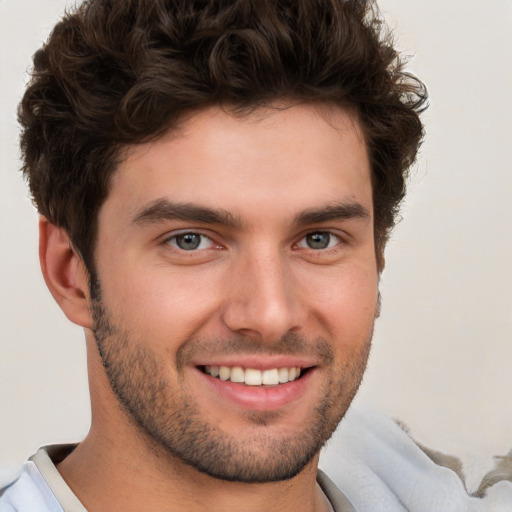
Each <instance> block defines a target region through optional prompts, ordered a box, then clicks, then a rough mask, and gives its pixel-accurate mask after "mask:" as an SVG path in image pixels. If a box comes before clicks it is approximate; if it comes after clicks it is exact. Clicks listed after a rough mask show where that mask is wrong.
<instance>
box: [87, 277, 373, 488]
mask: <svg viewBox="0 0 512 512" xmlns="http://www.w3.org/2000/svg"><path fill="white" fill-rule="evenodd" d="M91 299H92V302H91V304H92V306H91V313H92V316H93V321H94V328H93V333H94V336H95V338H96V343H97V346H98V350H99V353H100V356H101V360H102V363H103V367H104V369H105V372H106V375H107V377H108V380H109V382H110V386H111V388H112V391H113V392H114V394H115V395H116V397H117V399H118V401H119V404H120V405H121V407H122V409H123V410H124V411H125V413H126V414H127V415H128V417H129V418H130V419H131V421H132V422H133V423H134V424H135V425H136V426H137V427H138V428H139V430H140V432H141V433H142V435H143V437H144V439H145V440H146V441H147V442H148V446H149V447H150V449H152V450H153V451H155V450H156V452H157V453H159V454H161V453H164V455H165V454H167V455H171V456H172V457H175V458H177V459H179V460H180V461H182V462H184V463H185V464H187V465H189V466H192V467H193V468H195V469H197V470H199V471H200V472H202V473H205V474H207V475H209V476H211V477H214V478H218V479H222V480H227V481H234V482H245V483H263V482H275V481H282V480H287V479H290V478H292V477H294V476H296V475H297V474H298V473H300V472H301V471H302V470H303V469H304V468H305V467H306V466H307V464H308V463H309V462H310V461H311V460H312V459H313V457H314V456H315V455H316V454H317V453H318V452H319V451H320V449H321V448H322V446H323V445H324V444H325V443H326V442H327V440H328V439H329V438H330V437H331V435H332V433H333V432H334V430H335V429H336V427H337V425H338V423H339V422H340V420H341V419H342V417H343V415H344V414H345V412H346V410H347V409H348V407H349V405H350V403H351V401H352V399H353V397H354V395H355V394H356V392H357V389H358V388H359V385H360V383H361V380H362V376H363V373H364V370H365V368H366V363H367V359H368V355H369V351H370V345H371V335H370V336H369V337H368V340H366V341H365V343H364V345H363V346H362V348H361V353H360V354H359V355H358V357H357V358H355V360H354V361H351V362H348V363H346V365H345V366H344V367H342V368H340V369H338V371H334V370H333V371H331V372H330V374H329V375H330V376H329V377H328V378H326V379H325V381H324V383H323V386H322V393H321V399H320V400H319V403H318V405H317V406H316V407H315V408H314V410H313V411H312V412H311V414H310V415H309V418H308V421H307V422H304V425H303V427H302V430H301V431H299V432H296V433H295V434H294V435H293V436H283V437H279V438H276V437H274V436H273V435H272V434H271V433H269V432H268V429H266V428H265V427H266V426H267V425H271V424H272V422H273V421H274V418H275V416H276V414H277V415H278V413H273V412H251V413H248V414H247V418H246V419H247V421H248V423H249V424H250V425H251V427H253V428H255V429H256V430H255V433H254V435H251V438H250V442H249V443H248V442H246V441H243V440H242V441H241V440H240V439H238V438H237V437H236V436H235V435H231V434H228V433H227V432H224V431H221V430H220V429H218V428H216V426H215V425H213V424H211V422H208V419H207V418H206V417H205V415H204V414H201V410H200V408H199V406H198V404H196V403H195V402H194V399H193V397H191V396H190V394H189V393H187V391H186V387H185V385H184V383H183V381H182V378H181V377H182V373H180V372H179V369H180V368H183V367H184V366H185V364H186V361H187V360H188V359H189V358H190V356H191V355H192V354H193V352H194V347H195V346H197V347H201V348H202V349H203V348H204V347H205V346H211V347H215V351H216V353H219V352H221V353H233V351H234V350H237V349H242V348H243V349H244V350H245V352H244V353H251V351H252V352H263V350H262V348H261V347H262V346H261V345H260V344H259V343H257V342H255V341H254V340H251V339H247V338H243V337H236V338H233V339H230V340H223V341H219V340H215V342H212V340H210V341H201V340H190V342H187V343H185V344H184V345H183V346H182V349H183V350H181V349H180V350H178V353H177V355H176V362H175V363H176V368H177V369H178V379H177V381H176V382H174V383H172V386H171V385H170V383H169V382H168V381H167V380H166V379H165V378H164V377H165V375H166V373H165V372H166V370H165V368H164V365H163V364H162V362H161V361H159V360H158V359H157V357H156V355H155V354H154V353H153V352H152V351H151V350H150V348H149V347H150V346H151V344H150V343H147V344H144V343H143V342H141V341H140V340H136V339H134V338H133V336H132V335H131V334H130V333H128V332H125V331H122V330H121V329H120V328H119V327H118V326H116V325H115V324H114V323H113V322H112V319H111V316H110V315H109V313H108V312H107V311H106V309H105V305H104V304H103V302H102V300H101V293H100V286H99V282H97V281H96V282H95V281H91ZM306 347H308V353H310V354H314V355H316V357H317V359H319V360H320V361H321V362H322V365H323V366H324V367H329V365H330V366H331V368H332V366H333V365H332V362H333V360H334V354H333V350H332V348H331V347H330V345H329V344H328V343H327V342H326V341H325V340H322V339H319V340H315V342H314V343H313V342H308V341H306V340H304V339H303V338H302V337H299V336H297V335H296V334H290V335H287V336H285V337H283V338H282V339H281V340H279V341H278V342H276V343H275V344H274V345H272V346H269V345H267V344H266V345H265V347H264V353H266V354H272V353H287V354H294V353H295V354H299V353H302V354H303V353H304V350H305V348H306ZM212 350H213V348H212ZM240 351H241V352H242V350H240ZM256 427H259V428H256Z"/></svg>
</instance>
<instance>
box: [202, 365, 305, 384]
mask: <svg viewBox="0 0 512 512" xmlns="http://www.w3.org/2000/svg"><path fill="white" fill-rule="evenodd" d="M204 369H205V372H206V373H208V374H209V375H211V376H212V377H217V378H219V379H221V380H230V381H231V382H242V383H245V384H246V385H248V386H261V385H262V384H263V385H267V386H275V385H277V384H285V383H286V382H291V381H292V380H295V379H296V378H297V377H299V375H300V368H299V367H292V368H272V369H271V370H256V369H254V368H246V369H245V370H244V369H243V368H242V367H241V366H233V367H232V368H230V367H228V366H205V368H204Z"/></svg>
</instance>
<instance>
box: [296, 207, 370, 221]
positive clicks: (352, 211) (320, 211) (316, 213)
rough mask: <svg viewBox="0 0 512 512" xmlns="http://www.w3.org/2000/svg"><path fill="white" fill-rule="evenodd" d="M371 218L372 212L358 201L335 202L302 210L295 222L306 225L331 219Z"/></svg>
mask: <svg viewBox="0 0 512 512" xmlns="http://www.w3.org/2000/svg"><path fill="white" fill-rule="evenodd" d="M352 219H361V220H368V219H370V212H369V211H368V209H367V208H365V207H364V206H363V205H362V204H360V203H357V202H347V203H334V204H331V205H329V206H326V207H324V208H313V209H310V210H305V211H303V212H301V213H300V214H299V215H297V217H295V220H294V224H296V225H298V226H305V225H307V224H319V223H322V222H328V221H330V220H352Z"/></svg>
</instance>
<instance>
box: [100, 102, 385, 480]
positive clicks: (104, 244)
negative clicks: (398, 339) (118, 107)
mask: <svg viewBox="0 0 512 512" xmlns="http://www.w3.org/2000/svg"><path fill="white" fill-rule="evenodd" d="M96 269H97V276H98V282H97V283H96V284H95V286H94V287H96V288H97V289H96V290H93V292H95V293H93V295H96V300H95V301H94V302H93V308H92V309H93V315H94V319H95V324H96V327H95V330H94V332H95V336H96V339H97V342H98V346H99V348H100V353H101V355H102V358H103V362H104V366H105V368H107V374H108V377H109V380H110V384H111V387H112V389H113V390H114V392H115V394H116V396H117V398H118V400H119V401H120V403H121V404H122V405H123V409H124V410H125V412H126V414H127V415H128V416H129V418H130V419H131V420H133V421H134V423H135V424H137V425H138V429H139V430H138V431H139V433H140V432H142V436H141V438H144V439H146V440H150V441H151V443H152V445H153V446H157V447H159V449H162V450H165V453H167V454H171V455H172V456H175V457H178V458H179V459H181V460H182V461H184V462H186V463H187V464H189V465H192V466H193V467H195V468H197V469H199V470H200V471H203V472H206V473H207V474H209V475H211V476H214V477H218V478H222V479H228V480H238V481H246V482H258V481H260V482H261V481H272V480H282V479H285V478H290V477H292V476H294V475H295V474H297V473H298V472H299V471H301V470H302V469H303V468H304V467H305V466H306V465H307V464H308V462H310V461H311V460H312V458H313V457H314V456H315V454H316V453H317V452H318V450H319V449H320V447H321V446H322V445H323V443H324V442H325V441H326V440H327V439H328V438H329V436H330V435H331V433H332V432H333V430H334V429H335V427H336V425H337V423H338V422H339V420H340V419H341V417H342V416H343V414H344V413H345V411H346V409H347V407H348V406H349V404H350V402H351V400H352V398H353V396H354V394H355V392H356V390H357V388H358V386H359V383H360V380H361V378H362V375H363V372H364V368H365V366H366V361H367V357H368V352H369V347H370V339H371V335H372V330H373V323H374V318H375V311H376V304H377V294H378V293H377V281H378V273H377V270H376V262H375V250H374V237H373V208H372V190H371V181H370V170H369V162H368V158H367V154H366V149H365V146H364V141H363V135H362V132H361V129H360V127H359V124H358V122H357V121H356V120H355V118H354V117H353V116H351V115H350V114H349V113H347V112H346V111H342V110H338V109H334V108H331V109H327V110H326V109H325V108H324V110H320V109H319V108H317V107H313V106H307V105H301V106H294V107H291V108H288V109H282V110H279V109H267V110H264V111H263V110H258V111H256V112H255V113H253V114H251V115H250V116H248V117H241V118H237V117H233V116H231V115H229V114H227V113H225V112H223V111H222V110H221V109H219V108H210V109H207V110H204V111H201V112H199V113H197V114H196V115H194V116H192V117H190V118H189V119H188V120H186V121H184V123H183V124H182V126H181V127H180V130H179V131H178V132H176V133H172V134H168V135H167V136H166V137H164V138H162V139H161V140H159V141H157V142H153V143H149V144H145V145H141V146H137V147H135V148H132V149H131V150H130V151H129V152H128V153H127V155H126V158H125V160H124V161H123V162H122V163H121V164H120V166H119V169H118V170H117V172H116V174H115V175H114V178H113V182H112V188H111V193H110V195H109V196H108V198H107V200H106V202H105V203H104V205H103V206H102V208H101V211H100V215H99V232H98V244H97V251H96ZM94 287H93V288H94ZM297 369H300V370H297ZM299 372H300V376H298V377H297V376H296V375H294V374H297V373H299ZM219 373H220V375H219ZM240 381H242V382H240Z"/></svg>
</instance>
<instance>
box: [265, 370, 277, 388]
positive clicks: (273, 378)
mask: <svg viewBox="0 0 512 512" xmlns="http://www.w3.org/2000/svg"><path fill="white" fill-rule="evenodd" d="M261 383H262V384H265V385H266V386H275V385H276V384H279V370H278V369H277V368H274V369H273V370H265V371H264V372H263V373H262V374H261Z"/></svg>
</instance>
